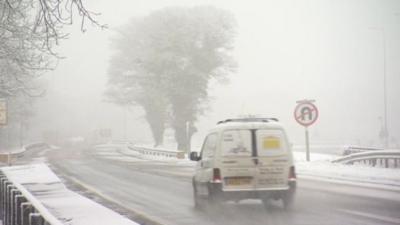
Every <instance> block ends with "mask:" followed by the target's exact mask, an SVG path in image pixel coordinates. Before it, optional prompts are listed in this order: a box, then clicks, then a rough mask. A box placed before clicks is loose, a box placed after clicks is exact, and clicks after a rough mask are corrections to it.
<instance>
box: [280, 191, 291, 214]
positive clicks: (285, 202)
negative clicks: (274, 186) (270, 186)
mask: <svg viewBox="0 0 400 225" xmlns="http://www.w3.org/2000/svg"><path fill="white" fill-rule="evenodd" d="M293 195H294V194H291V193H287V194H285V195H284V196H283V197H282V203H283V208H284V209H285V210H291V209H292V208H293V200H294V196H293Z"/></svg>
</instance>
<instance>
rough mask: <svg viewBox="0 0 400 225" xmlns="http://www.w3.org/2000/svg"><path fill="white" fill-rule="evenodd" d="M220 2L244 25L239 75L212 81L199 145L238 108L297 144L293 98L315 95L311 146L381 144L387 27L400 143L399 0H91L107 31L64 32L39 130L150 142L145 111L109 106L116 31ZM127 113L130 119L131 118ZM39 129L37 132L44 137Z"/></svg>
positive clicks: (393, 123)
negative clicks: (277, 124)
mask: <svg viewBox="0 0 400 225" xmlns="http://www.w3.org/2000/svg"><path fill="white" fill-rule="evenodd" d="M176 5H177V6H194V5H215V6H217V7H220V8H224V9H227V10H229V11H231V12H232V13H233V14H234V15H235V17H236V19H237V21H238V25H239V27H238V34H237V37H236V42H235V43H236V44H235V57H236V60H237V61H238V64H239V69H238V71H237V73H235V74H231V75H230V77H229V78H230V82H229V83H228V84H220V83H216V82H212V84H211V85H210V95H211V96H212V101H211V104H210V110H209V111H208V112H207V113H206V114H205V115H204V116H202V117H201V118H200V120H199V121H198V123H197V126H198V127H199V132H198V134H196V135H195V136H194V140H193V141H194V143H195V145H196V144H198V143H200V142H201V141H202V138H203V137H204V135H205V133H206V132H207V130H208V129H211V128H212V126H214V124H215V122H217V121H218V120H222V119H226V118H228V117H236V116H237V115H239V114H261V115H265V116H271V117H277V118H279V119H280V120H281V121H282V122H283V123H284V124H285V126H286V127H287V128H288V132H289V135H290V138H291V139H292V141H293V142H294V143H297V144H301V143H302V142H303V139H304V137H303V136H304V129H303V128H302V127H301V126H300V125H298V124H296V122H295V121H294V119H293V110H294V107H295V105H296V100H300V99H305V98H308V99H315V100H316V105H317V106H318V108H319V110H320V118H319V120H318V121H317V123H316V124H315V125H313V126H312V127H311V128H310V132H311V133H310V134H311V142H314V143H334V144H361V145H370V144H374V145H376V144H379V141H380V140H379V137H378V134H379V131H380V127H381V124H380V120H379V117H382V116H383V35H382V34H383V32H384V33H385V41H386V57H387V60H386V70H387V80H388V89H387V90H388V92H387V93H388V122H389V124H388V128H389V133H390V135H391V136H392V137H394V138H395V139H397V142H398V143H400V119H399V118H398V115H400V101H399V99H398V96H399V94H400V92H399V90H398V88H399V86H400V63H399V62H400V2H399V1H396V0H393V1H382V0H374V1H371V0H369V1H367V0H366V1H356V0H342V1H329V0H320V1H317V0H315V1H311V0H292V1H261V0H260V1H235V2H232V1H229V0H209V1H194V0H190V1H188V0H182V1H165V0H151V1H133V0H114V1H107V0H92V1H88V5H87V6H88V8H90V9H91V10H92V11H96V12H101V13H102V15H101V16H100V17H98V19H99V20H100V22H103V23H107V24H108V26H109V29H107V30H99V29H97V28H94V27H91V26H90V25H89V27H88V31H87V32H85V33H81V32H80V26H79V25H80V24H79V23H76V24H75V25H74V26H73V27H70V28H68V31H70V32H71V35H70V38H69V40H65V41H62V42H61V45H60V46H59V48H58V49H59V52H60V53H61V54H62V55H63V56H65V57H67V58H66V59H64V60H62V61H60V62H59V65H58V67H57V69H56V70H55V71H52V72H50V73H49V74H48V75H46V79H47V80H48V95H47V97H46V98H44V99H39V100H37V106H36V107H37V109H39V111H38V112H37V115H36V117H35V119H34V124H35V127H36V128H37V129H38V130H40V129H42V130H45V129H50V128H52V127H56V128H57V129H61V130H65V131H66V133H68V134H69V135H71V136H73V135H75V136H79V135H84V134H85V133H88V132H90V131H91V130H94V129H98V128H112V129H113V134H114V136H115V138H117V139H121V138H123V136H124V132H123V130H124V125H123V124H124V123H126V128H127V131H128V137H129V139H132V140H134V141H138V142H149V141H151V136H150V131H149V129H148V127H147V124H146V122H145V120H144V118H143V116H142V115H143V113H142V112H141V110H139V109H135V108H130V109H129V111H127V113H126V114H125V112H124V110H125V109H123V108H121V107H119V106H116V105H113V104H110V103H106V102H104V99H105V98H104V95H103V92H104V90H105V87H106V83H107V68H108V60H109V59H110V57H112V54H113V50H112V49H111V45H110V38H111V37H113V36H114V35H115V33H114V31H113V29H114V28H118V27H120V26H122V25H124V24H126V23H128V22H129V19H130V18H132V17H137V16H145V15H147V14H148V13H149V12H151V11H153V10H157V9H160V8H163V7H165V6H176ZM125 115H126V116H125ZM39 133H40V132H37V134H39Z"/></svg>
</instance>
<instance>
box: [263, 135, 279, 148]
mask: <svg viewBox="0 0 400 225" xmlns="http://www.w3.org/2000/svg"><path fill="white" fill-rule="evenodd" d="M280 148H281V140H280V139H279V138H277V137H264V138H263V149H280Z"/></svg>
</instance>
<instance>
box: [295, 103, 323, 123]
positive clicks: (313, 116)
mask: <svg viewBox="0 0 400 225" xmlns="http://www.w3.org/2000/svg"><path fill="white" fill-rule="evenodd" d="M294 118H295V119H296V121H297V122H298V123H299V124H300V125H303V126H305V127H308V126H310V125H312V124H313V123H315V121H317V119H318V109H317V107H316V106H315V105H314V104H313V103H311V102H301V103H299V104H298V105H297V106H296V108H295V109H294Z"/></svg>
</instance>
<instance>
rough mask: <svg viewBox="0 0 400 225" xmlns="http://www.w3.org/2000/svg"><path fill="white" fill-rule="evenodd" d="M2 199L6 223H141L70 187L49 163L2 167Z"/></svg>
mask: <svg viewBox="0 0 400 225" xmlns="http://www.w3.org/2000/svg"><path fill="white" fill-rule="evenodd" d="M0 203H1V204H0V216H1V219H2V220H3V224H5V225H16V224H18V225H64V224H74V225H88V224H96V225H106V224H107V225H109V224H113V225H137V224H136V223H134V222H132V221H130V220H128V219H127V218H125V217H123V216H121V215H119V214H117V213H115V212H113V211H111V210H110V209H107V208H105V207H104V206H102V205H100V204H98V203H96V202H93V201H91V200H90V199H87V198H85V197H83V196H81V195H79V194H77V193H75V192H72V191H70V190H68V189H67V188H66V187H65V186H64V185H63V184H62V182H61V181H60V179H59V178H58V177H57V176H56V175H55V174H54V173H53V172H52V171H51V170H50V169H49V168H48V167H47V166H46V165H45V164H37V165H26V166H15V167H3V168H1V169H0Z"/></svg>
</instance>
